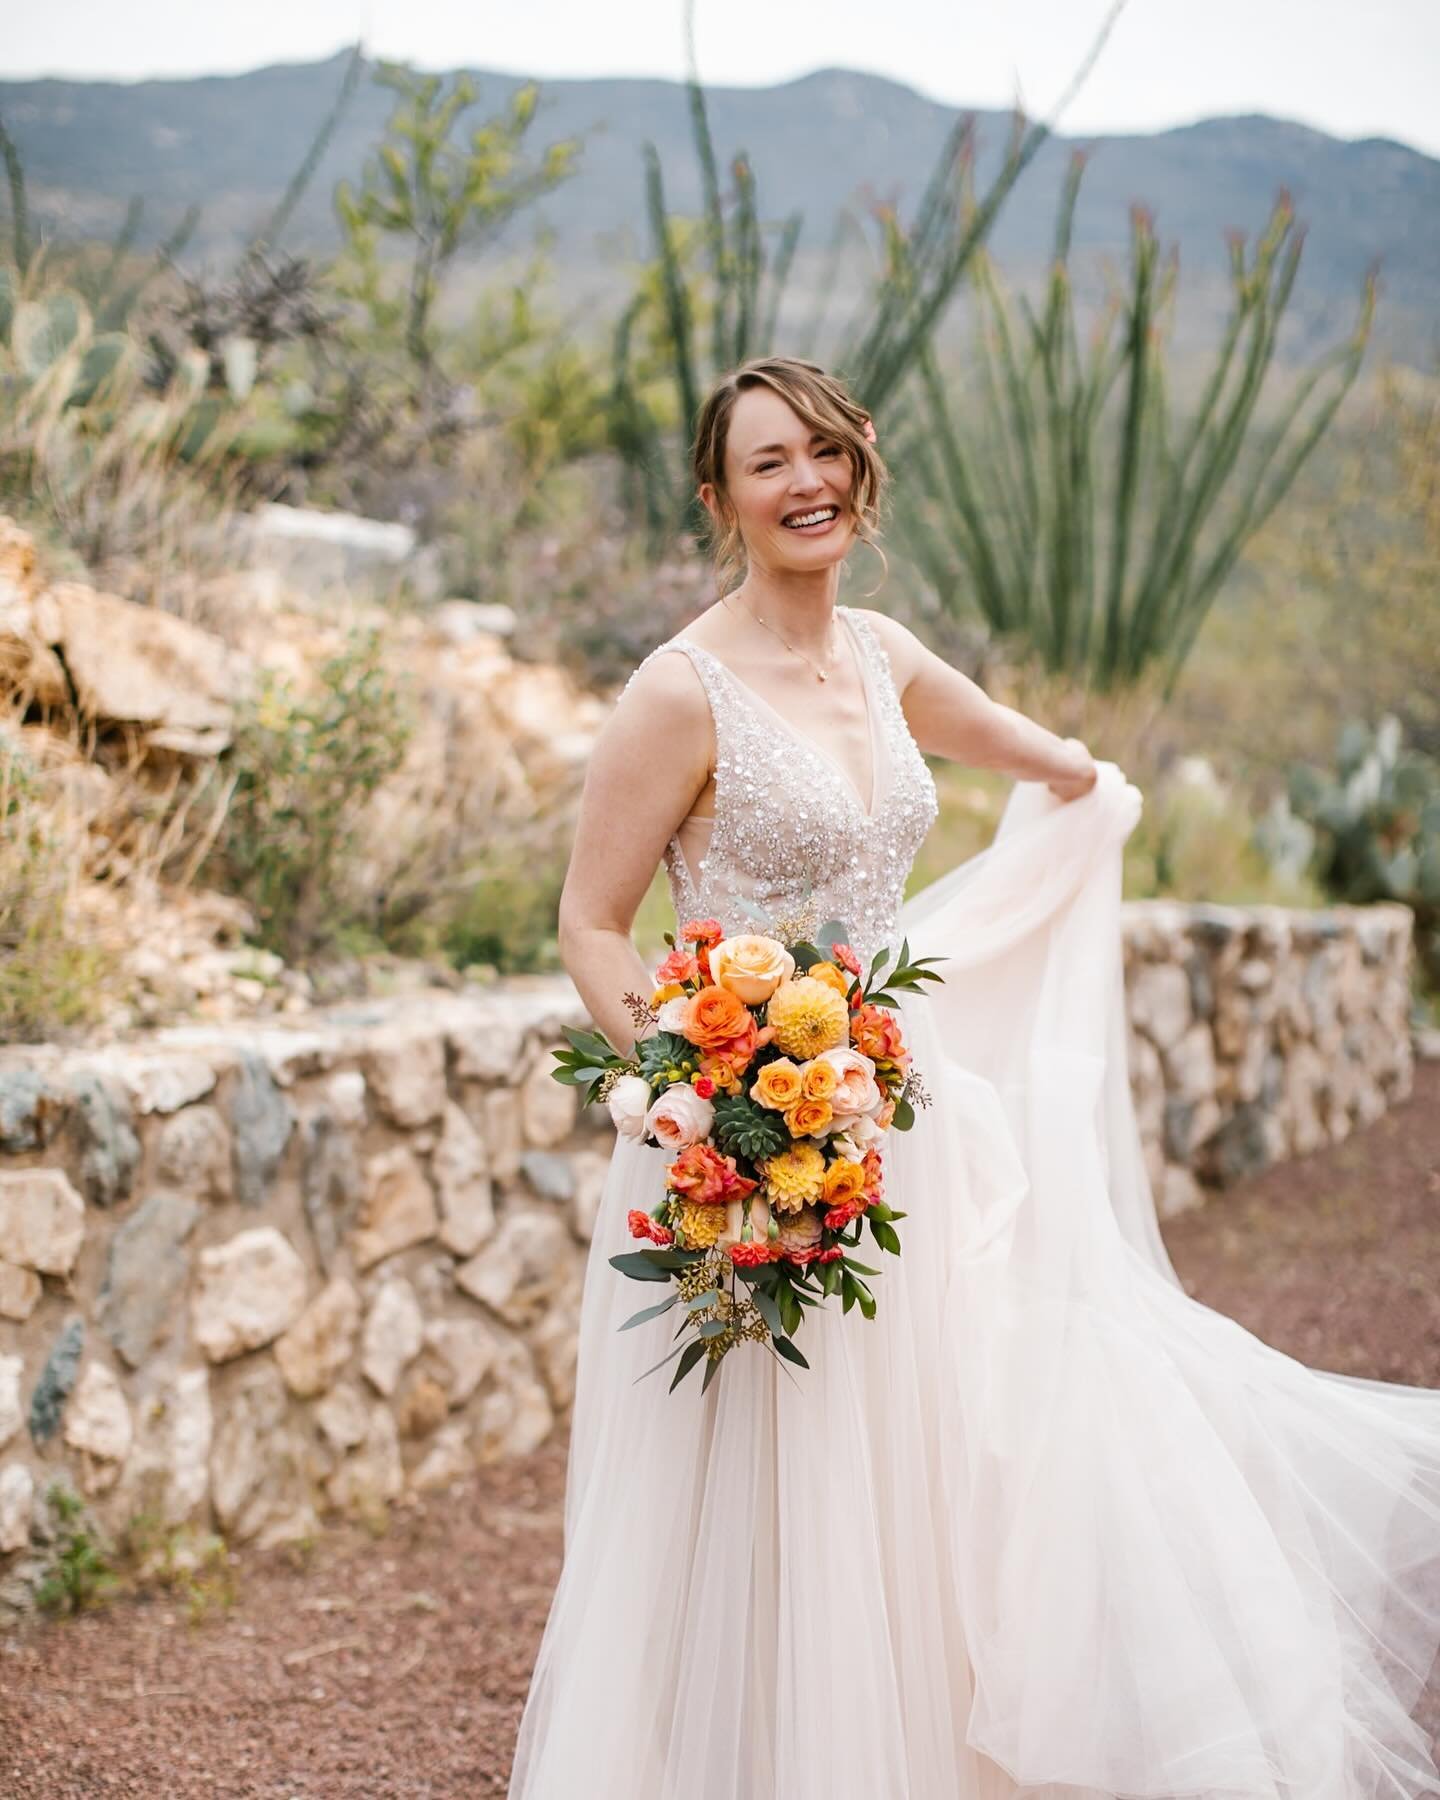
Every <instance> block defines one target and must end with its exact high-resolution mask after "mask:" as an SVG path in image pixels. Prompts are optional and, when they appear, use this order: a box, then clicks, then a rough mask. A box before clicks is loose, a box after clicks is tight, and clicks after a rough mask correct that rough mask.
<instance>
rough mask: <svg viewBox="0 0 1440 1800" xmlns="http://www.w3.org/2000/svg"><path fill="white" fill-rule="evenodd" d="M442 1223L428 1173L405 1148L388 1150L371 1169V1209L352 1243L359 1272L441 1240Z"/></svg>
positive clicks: (368, 1177)
mask: <svg viewBox="0 0 1440 1800" xmlns="http://www.w3.org/2000/svg"><path fill="white" fill-rule="evenodd" d="M438 1224H439V1220H438V1218H437V1216H436V1212H435V1195H434V1192H433V1191H432V1189H431V1187H430V1183H429V1181H428V1180H427V1179H426V1176H425V1171H424V1170H423V1169H422V1168H421V1167H420V1164H419V1163H418V1162H417V1161H416V1160H415V1158H414V1156H413V1155H412V1154H411V1153H410V1151H409V1150H407V1149H406V1147H405V1146H404V1145H403V1144H397V1145H396V1146H395V1147H394V1148H393V1149H390V1150H382V1151H380V1152H379V1153H378V1154H377V1155H375V1156H372V1157H370V1158H368V1159H367V1161H366V1164H365V1205H364V1209H363V1211H362V1213H361V1218H360V1225H359V1229H358V1230H357V1231H356V1232H355V1233H354V1236H353V1238H352V1239H351V1252H352V1254H353V1256H354V1258H355V1263H356V1267H357V1268H360V1269H368V1268H370V1267H371V1266H372V1265H373V1264H375V1263H377V1262H379V1261H380V1260H381V1259H382V1258H383V1257H386V1256H393V1255H394V1253H395V1252H396V1251H397V1250H404V1249H406V1248H408V1246H409V1245H411V1244H421V1243H424V1241H425V1240H426V1239H427V1238H432V1237H434V1235H435V1231H436V1228H437V1226H438Z"/></svg>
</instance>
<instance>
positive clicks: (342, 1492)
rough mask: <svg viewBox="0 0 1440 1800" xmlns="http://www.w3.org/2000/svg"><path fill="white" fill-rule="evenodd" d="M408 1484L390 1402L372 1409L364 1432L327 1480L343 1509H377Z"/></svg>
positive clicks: (329, 1491) (334, 1502)
mask: <svg viewBox="0 0 1440 1800" xmlns="http://www.w3.org/2000/svg"><path fill="white" fill-rule="evenodd" d="M404 1486H405V1471H404V1467H403V1465H402V1463H401V1461H400V1439H399V1435H398V1434H397V1432H396V1430H395V1421H394V1419H392V1418H391V1416H390V1409H389V1408H388V1407H387V1406H382V1405H376V1406H373V1407H372V1408H371V1409H370V1414H369V1417H368V1419H367V1421H366V1426H365V1436H364V1437H363V1438H362V1439H361V1441H360V1442H359V1444H357V1445H356V1447H355V1449H354V1450H353V1451H352V1452H351V1453H350V1454H349V1455H348V1456H347V1457H346V1458H345V1460H344V1461H343V1462H342V1463H341V1464H340V1466H339V1468H337V1469H336V1470H335V1471H334V1472H333V1473H332V1474H331V1476H330V1478H329V1480H328V1481H327V1482H326V1483H325V1491H326V1493H327V1494H328V1495H329V1496H330V1502H331V1504H332V1505H333V1506H336V1507H338V1508H339V1509H340V1510H341V1511H342V1512H348V1513H362V1514H363V1513H374V1512H376V1511H378V1510H383V1508H384V1507H385V1506H386V1505H387V1504H388V1503H389V1502H390V1501H391V1500H398V1499H399V1497H400V1494H401V1493H402V1491H403V1489H404Z"/></svg>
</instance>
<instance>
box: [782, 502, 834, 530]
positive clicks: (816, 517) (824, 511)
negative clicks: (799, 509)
mask: <svg viewBox="0 0 1440 1800" xmlns="http://www.w3.org/2000/svg"><path fill="white" fill-rule="evenodd" d="M838 510H839V509H838V508H837V507H834V506H822V507H821V508H820V510H819V511H818V512H813V513H800V514H798V515H796V516H794V517H792V518H789V519H786V520H784V523H785V524H786V525H789V526H791V527H794V526H796V525H818V524H819V523H820V521H821V519H833V518H834V517H835V514H836V512H837V511H838Z"/></svg>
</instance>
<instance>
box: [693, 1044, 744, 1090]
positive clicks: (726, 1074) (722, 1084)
mask: <svg viewBox="0 0 1440 1800" xmlns="http://www.w3.org/2000/svg"><path fill="white" fill-rule="evenodd" d="M700 1073H701V1074H702V1075H707V1076H709V1078H710V1080H711V1081H713V1082H714V1083H715V1085H716V1087H717V1088H721V1089H723V1091H724V1092H725V1093H727V1094H738V1093H739V1092H740V1091H741V1088H742V1085H743V1084H742V1082H741V1080H740V1076H739V1073H738V1071H737V1070H736V1068H735V1065H734V1063H732V1062H731V1060H730V1058H729V1057H728V1056H726V1055H725V1054H724V1052H723V1051H720V1050H702V1051H701V1053H700Z"/></svg>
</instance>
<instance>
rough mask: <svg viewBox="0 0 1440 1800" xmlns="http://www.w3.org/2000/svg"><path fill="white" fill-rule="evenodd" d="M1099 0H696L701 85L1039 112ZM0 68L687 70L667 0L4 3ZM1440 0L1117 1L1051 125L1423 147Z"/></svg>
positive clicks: (1437, 84)
mask: <svg viewBox="0 0 1440 1800" xmlns="http://www.w3.org/2000/svg"><path fill="white" fill-rule="evenodd" d="M1111 4H1112V0H984V4H981V3H980V0H878V3H877V0H825V3H824V4H823V5H815V6H801V5H798V4H796V3H795V0H696V10H695V18H696V27H695V36H696V48H697V51H698V55H699V63H700V73H701V76H702V77H703V79H705V80H706V81H708V82H712V83H718V84H736V85H744V86H766V85H769V84H770V83H772V82H776V81H785V80H789V79H791V78H792V77H794V76H796V75H803V74H806V73H808V72H809V71H810V70H812V69H817V68H833V67H840V68H851V69H865V70H870V71H872V72H874V73H876V74H883V75H889V76H893V77H894V78H895V79H896V80H898V81H903V82H905V83H906V84H907V85H909V86H910V87H913V88H916V89H918V90H919V91H920V92H921V93H923V94H928V95H929V96H931V97H932V98H934V99H937V100H943V101H946V102H948V103H949V104H951V105H960V106H963V105H976V106H1008V105H1009V104H1010V102H1011V101H1012V100H1013V99H1015V98H1016V97H1017V95H1018V97H1019V98H1020V99H1021V101H1022V102H1023V104H1024V105H1025V106H1026V108H1027V110H1028V111H1029V112H1030V113H1031V114H1032V115H1039V114H1045V113H1048V111H1049V110H1050V108H1052V107H1053V106H1054V104H1055V102H1056V101H1057V100H1058V99H1059V97H1060V95H1061V94H1062V93H1063V91H1064V90H1065V88H1066V86H1067V85H1068V83H1069V80H1070V77H1071V75H1072V74H1073V73H1074V71H1075V70H1076V69H1077V68H1078V66H1079V64H1080V62H1081V60H1082V58H1083V57H1084V55H1085V52H1086V50H1087V48H1088V46H1089V45H1090V43H1091V41H1092V39H1093V38H1094V36H1095V34H1096V32H1097V31H1098V29H1099V27H1100V25H1101V24H1102V22H1103V21H1104V19H1105V18H1106V17H1107V16H1108V14H1109V12H1110V10H1111ZM0 8H3V10H4V11H5V13H6V14H7V15H8V16H7V18H6V20H5V25H4V30H3V32H0V77H10V78H14V77H17V76H25V77H30V76H38V75H72V76H90V77H101V78H111V79H117V80H134V79H139V78H142V77H144V76H147V75H198V74H217V73H221V72H233V71H237V70H242V69H253V68H258V67H261V66H262V65H264V64H266V63H275V62H308V61H311V60H313V59H315V58H317V57H322V56H327V55H329V54H331V53H332V52H333V51H335V50H337V49H339V48H340V47H341V46H342V45H343V44H346V43H353V42H354V40H355V39H356V38H357V37H363V38H364V40H365V42H366V45H367V47H368V49H369V50H370V51H371V53H372V54H374V55H377V56H388V57H396V58H403V59H405V60H407V61H411V62H414V63H416V64H418V65H419V66H420V67H421V68H429V69H446V68H453V67H455V66H456V65H457V64H461V63H465V64H469V65H471V66H472V67H478V68H490V69H498V70H505V71H507V72H512V73H517V74H534V75H538V76H542V77H543V76H556V77H558V76H590V75H664V76H671V77H678V76H680V75H682V74H683V73H684V67H685V62H684V33H683V24H682V21H683V17H684V12H683V5H682V0H619V4H618V5H616V4H613V3H612V4H610V5H604V4H597V3H596V0H528V3H527V4H523V5H522V4H520V0H245V4H243V5H239V6H216V5H215V4H214V0H126V3H125V4H124V5H123V6H117V5H116V4H115V3H114V0H46V4H43V5H33V4H32V5H22V4H21V3H20V0H0ZM1437 95H1440V0H1203V4H1202V3H1201V0H1128V4H1127V6H1126V7H1125V10H1124V11H1123V12H1122V14H1121V16H1120V18H1119V21H1118V23H1117V24H1116V26H1115V29H1114V31H1113V32H1112V34H1111V37H1110V40H1109V43H1108V44H1107V46H1106V48H1105V50H1104V52H1103V53H1102V56H1101V59H1100V61H1099V63H1098V64H1097V65H1096V67H1095V68H1094V69H1093V70H1092V71H1091V74H1090V76H1089V78H1088V80H1087V81H1086V83H1085V85H1084V87H1083V89H1082V90H1081V92H1080V94H1079V96H1078V97H1077V98H1076V100H1075V101H1074V102H1072V104H1071V106H1070V108H1069V109H1068V110H1067V111H1066V112H1065V114H1064V115H1063V117H1062V118H1061V120H1060V122H1059V125H1060V130H1061V131H1062V132H1065V133H1067V134H1068V133H1076V132H1093V131H1135V130H1147V129H1150V128H1152V127H1155V126H1164V125H1180V124H1188V123H1189V122H1190V121H1192V120H1194V119H1197V118H1204V117H1209V116H1214V115H1216V114H1226V113H1241V112H1265V113H1270V114H1272V115H1274V116H1276V117H1278V118H1286V119H1294V120H1298V121H1300V122H1301V123H1303V124H1307V125H1314V126H1317V127H1319V128H1320V129H1321V130H1324V131H1329V132H1332V133H1334V134H1335V135H1336V136H1337V137H1367V136H1384V137H1393V138H1399V139H1400V140H1401V141H1402V142H1405V143H1410V144H1413V145H1415V146H1416V147H1417V148H1419V149H1422V150H1426V151H1428V152H1430V153H1431V154H1432V155H1437V156H1440V102H1437Z"/></svg>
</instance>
